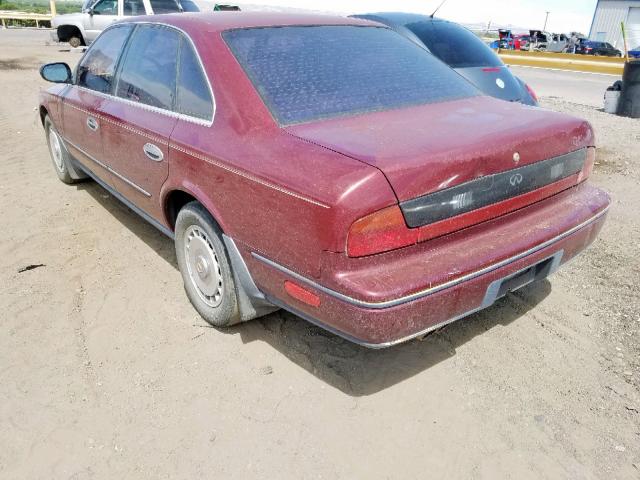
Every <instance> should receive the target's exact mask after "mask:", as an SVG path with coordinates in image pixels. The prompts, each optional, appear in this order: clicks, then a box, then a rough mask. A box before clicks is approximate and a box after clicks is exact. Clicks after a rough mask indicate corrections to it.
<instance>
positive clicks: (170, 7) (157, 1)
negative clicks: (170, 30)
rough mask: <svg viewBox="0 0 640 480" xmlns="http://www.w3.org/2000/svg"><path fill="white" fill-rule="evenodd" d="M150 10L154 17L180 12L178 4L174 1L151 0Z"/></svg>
mask: <svg viewBox="0 0 640 480" xmlns="http://www.w3.org/2000/svg"><path fill="white" fill-rule="evenodd" d="M151 8H152V9H153V13H155V14H156V15H159V14H161V13H176V12H181V11H182V8H181V7H180V4H179V3H178V2H177V1H176V0H151Z"/></svg>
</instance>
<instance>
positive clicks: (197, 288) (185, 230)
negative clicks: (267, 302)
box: [175, 202, 239, 327]
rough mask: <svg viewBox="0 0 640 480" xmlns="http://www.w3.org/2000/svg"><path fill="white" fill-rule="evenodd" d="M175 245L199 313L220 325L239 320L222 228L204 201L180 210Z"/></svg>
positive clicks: (214, 323) (194, 304)
mask: <svg viewBox="0 0 640 480" xmlns="http://www.w3.org/2000/svg"><path fill="white" fill-rule="evenodd" d="M175 244H176V257H177V259H178V266H179V268H180V273H181V274H182V280H183V282H184V289H185V291H186V292H187V296H188V297H189V300H190V301H191V304H192V305H193V306H194V307H195V309H196V310H197V312H198V313H199V314H200V315H201V316H202V318H204V319H205V320H206V321H207V322H209V323H210V324H211V325H214V326H216V327H227V326H230V325H233V324H234V323H237V322H238V320H239V319H238V307H237V304H238V302H237V299H236V290H235V285H234V281H233V273H232V271H231V263H230V262H229V258H228V256H227V252H226V249H225V246H224V243H223V242H222V231H221V230H220V227H218V225H217V224H216V222H215V220H214V219H213V217H212V216H211V214H209V212H208V211H207V210H206V209H205V208H204V207H203V206H202V205H201V204H200V203H198V202H191V203H188V204H187V205H185V206H184V207H183V208H182V209H181V210H180V212H179V213H178V218H177V220H176V228H175Z"/></svg>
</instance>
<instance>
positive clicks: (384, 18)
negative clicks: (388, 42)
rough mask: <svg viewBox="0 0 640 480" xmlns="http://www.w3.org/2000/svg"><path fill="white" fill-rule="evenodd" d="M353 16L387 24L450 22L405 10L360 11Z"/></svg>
mask: <svg viewBox="0 0 640 480" xmlns="http://www.w3.org/2000/svg"><path fill="white" fill-rule="evenodd" d="M352 17H353V18H366V19H369V20H374V21H379V22H381V23H385V24H393V25H406V24H407V23H414V22H446V23H453V22H449V21H448V20H443V19H442V18H435V17H432V16H431V15H422V14H420V13H404V12H376V13H359V14H355V15H352Z"/></svg>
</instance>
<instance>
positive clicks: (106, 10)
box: [92, 0, 118, 15]
mask: <svg viewBox="0 0 640 480" xmlns="http://www.w3.org/2000/svg"><path fill="white" fill-rule="evenodd" d="M92 10H93V14H94V15H117V14H118V0H100V1H99V2H98V3H96V4H95V5H94V6H93V8H92Z"/></svg>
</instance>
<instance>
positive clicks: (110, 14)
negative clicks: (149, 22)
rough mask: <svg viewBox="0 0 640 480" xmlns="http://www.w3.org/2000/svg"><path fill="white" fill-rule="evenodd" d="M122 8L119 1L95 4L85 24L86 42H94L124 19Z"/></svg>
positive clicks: (106, 0) (104, 0) (103, 1)
mask: <svg viewBox="0 0 640 480" xmlns="http://www.w3.org/2000/svg"><path fill="white" fill-rule="evenodd" d="M120 8H121V5H119V2H118V0H98V1H97V2H96V3H94V4H93V5H92V6H91V8H90V9H89V14H88V15H87V16H86V18H85V22H84V23H85V24H84V36H85V41H87V43H88V42H93V41H94V40H95V39H96V38H97V37H98V35H100V32H102V31H103V30H105V29H106V28H107V27H108V26H109V25H111V24H112V23H113V22H116V21H118V20H119V19H120V18H121V17H122V12H121V10H120ZM142 14H144V12H143V13H142Z"/></svg>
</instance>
